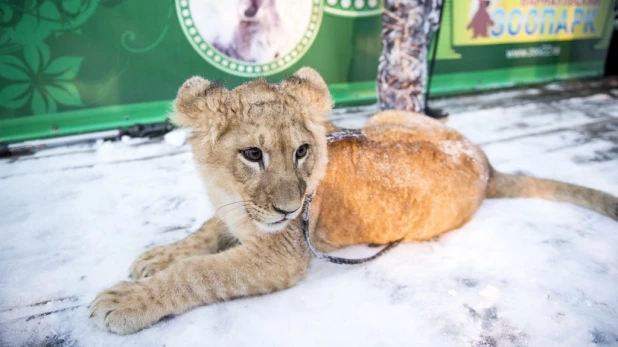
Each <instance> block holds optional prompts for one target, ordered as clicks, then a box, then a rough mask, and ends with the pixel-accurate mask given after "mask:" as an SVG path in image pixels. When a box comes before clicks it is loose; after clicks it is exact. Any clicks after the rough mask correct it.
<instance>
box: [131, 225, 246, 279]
mask: <svg viewBox="0 0 618 347" xmlns="http://www.w3.org/2000/svg"><path fill="white" fill-rule="evenodd" d="M236 245H238V240H236V239H235V238H234V237H233V236H232V235H230V234H229V233H228V232H227V230H226V228H225V226H224V224H223V222H221V221H220V220H219V219H215V218H212V219H210V220H208V221H207V222H206V223H204V224H203V225H202V226H201V227H200V228H199V229H198V230H197V231H196V232H194V233H193V234H191V235H189V236H187V237H186V238H184V239H182V240H180V241H178V242H175V243H172V244H170V245H165V246H156V247H152V248H150V249H148V250H147V251H145V252H144V253H142V254H141V255H140V256H139V257H137V259H136V260H135V261H134V262H133V264H132V265H131V270H130V276H131V278H132V279H133V280H136V281H137V280H139V279H142V278H146V277H150V276H152V275H154V274H155V273H157V272H160V271H162V270H165V269H166V268H168V267H169V266H170V265H171V264H172V263H174V262H177V261H178V260H181V259H185V258H188V257H191V256H195V255H206V254H214V253H218V252H221V251H224V250H226V249H228V248H231V247H234V246H236Z"/></svg>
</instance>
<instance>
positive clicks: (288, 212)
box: [273, 205, 300, 216]
mask: <svg viewBox="0 0 618 347" xmlns="http://www.w3.org/2000/svg"><path fill="white" fill-rule="evenodd" d="M273 208H274V209H275V211H277V212H279V213H282V214H283V215H285V216H287V215H289V214H292V213H294V212H296V211H298V209H299V208H300V207H297V208H295V209H293V210H284V209H282V208H279V207H277V206H275V205H273Z"/></svg>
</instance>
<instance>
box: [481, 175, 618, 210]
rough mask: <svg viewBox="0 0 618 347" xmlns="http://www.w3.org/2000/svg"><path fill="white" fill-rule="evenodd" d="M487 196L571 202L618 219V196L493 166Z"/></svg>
mask: <svg viewBox="0 0 618 347" xmlns="http://www.w3.org/2000/svg"><path fill="white" fill-rule="evenodd" d="M486 196H487V198H489V199H491V198H536V199H545V200H554V201H562V202H568V203H571V204H575V205H578V206H582V207H586V208H589V209H591V210H594V211H597V212H599V213H602V214H604V215H606V216H608V217H610V218H613V219H615V220H618V197H615V196H613V195H611V194H607V193H604V192H601V191H598V190H594V189H590V188H586V187H582V186H577V185H574V184H569V183H564V182H558V181H552V180H547V179H542V178H535V177H530V176H520V175H508V174H503V173H500V172H497V171H495V170H493V169H491V176H490V179H489V185H488V187H487V195H486Z"/></svg>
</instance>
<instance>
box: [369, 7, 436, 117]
mask: <svg viewBox="0 0 618 347" xmlns="http://www.w3.org/2000/svg"><path fill="white" fill-rule="evenodd" d="M442 3H443V1H442V0H385V1H384V13H383V14H382V55H381V56H380V61H379V66H378V84H377V88H378V103H379V105H380V109H382V110H389V109H394V110H405V111H413V112H421V113H422V112H423V111H424V105H425V88H426V82H427V52H428V48H429V43H430V39H431V33H432V32H433V31H434V30H436V29H437V27H438V25H439V21H440V8H441V6H442Z"/></svg>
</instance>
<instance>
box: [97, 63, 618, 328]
mask: <svg viewBox="0 0 618 347" xmlns="http://www.w3.org/2000/svg"><path fill="white" fill-rule="evenodd" d="M331 104H332V102H331V99H330V95H329V92H328V89H327V87H326V84H325V82H324V81H323V80H322V78H321V77H320V75H319V74H318V73H317V72H315V71H314V70H312V69H309V68H303V69H301V70H299V71H298V72H297V73H296V74H294V75H293V76H292V77H290V78H288V79H286V80H284V81H282V82H281V83H279V84H269V83H267V82H266V81H264V80H255V81H253V82H250V83H247V84H245V85H242V86H240V87H237V88H235V89H233V90H227V89H225V88H224V87H223V86H221V85H218V84H214V83H211V82H208V81H206V80H204V79H202V78H200V77H193V78H191V79H189V80H188V81H186V82H185V83H184V84H183V86H182V87H181V88H180V90H179V92H178V97H177V98H176V102H175V114H174V115H173V118H172V119H173V121H174V122H176V124H178V125H180V126H187V127H192V128H193V135H192V137H191V140H190V142H191V145H192V151H193V155H194V157H195V163H196V166H197V169H198V172H199V174H200V175H201V176H202V178H203V182H204V185H205V186H206V188H207V191H208V193H209V195H210V199H211V201H212V202H213V204H214V206H215V207H217V208H218V210H217V213H216V214H215V216H214V217H213V218H212V219H210V220H209V221H207V222H206V223H205V224H204V225H203V226H202V227H201V228H200V229H199V230H198V231H196V232H195V233H194V234H192V235H190V236H189V237H187V238H185V239H184V240H181V241H178V242H176V243H174V244H171V245H167V246H159V247H155V248H152V249H150V250H148V251H146V252H145V253H143V254H142V255H141V256H139V257H138V258H137V260H136V261H135V262H134V263H133V265H132V267H131V274H132V276H131V277H132V278H133V280H135V282H121V283H119V284H117V285H115V286H114V287H112V288H111V289H108V290H106V291H103V292H101V293H100V294H99V295H98V296H97V297H96V298H95V299H94V301H93V302H92V304H91V305H90V312H91V318H92V319H93V320H94V322H95V323H96V324H97V325H99V326H100V327H101V328H103V329H106V330H109V331H112V332H115V333H119V334H128V333H133V332H136V331H138V330H140V329H143V328H145V327H148V326H150V325H152V324H154V323H156V322H157V321H159V320H160V319H161V318H162V317H165V316H168V315H171V314H179V313H182V312H185V311H187V310H189V309H191V308H194V307H197V306H201V305H206V304H210V303H213V302H216V301H222V300H229V299H233V298H238V297H243V296H252V295H260V294H266V293H270V292H274V291H277V290H282V289H285V288H289V287H290V286H293V285H294V284H295V283H296V282H298V281H299V280H300V279H302V278H303V276H304V275H305V273H306V271H307V269H308V267H309V262H310V259H311V255H310V252H309V250H308V247H307V245H306V244H305V241H304V239H303V234H302V232H301V230H300V221H299V219H300V218H298V216H299V214H300V212H301V209H302V203H303V200H304V197H305V196H306V195H308V194H312V193H315V199H314V207H313V208H312V210H311V216H310V217H311V222H312V223H311V225H313V226H315V228H314V230H312V231H311V233H312V236H313V239H314V240H316V242H317V244H318V247H319V249H320V250H322V251H328V250H332V249H336V248H340V247H344V246H348V245H353V244H360V243H374V244H375V243H378V244H385V243H389V242H392V241H395V240H399V239H402V238H403V239H406V240H426V239H430V238H432V237H435V236H437V235H440V234H442V233H444V232H446V231H449V230H452V229H455V228H458V227H460V226H461V225H462V224H464V223H465V222H466V221H468V220H469V219H470V218H471V217H472V216H473V214H474V213H475V212H476V210H477V208H478V207H479V205H480V203H481V201H482V200H483V199H485V198H497V197H531V198H542V199H552V200H560V201H567V202H571V203H574V204H578V205H581V206H584V207H587V208H590V209H593V210H596V211H598V212H601V213H603V214H606V215H608V216H610V217H611V218H614V219H618V198H616V197H614V196H611V195H609V194H606V193H603V192H599V191H596V190H592V189H588V188H583V187H579V186H575V185H570V184H566V183H560V182H555V181H550V180H542V179H536V178H531V177H525V176H513V175H505V174H501V173H498V172H496V171H494V170H493V169H492V168H491V166H490V165H489V163H488V161H487V159H486V157H485V155H484V154H483V152H482V151H481V150H480V149H479V148H478V147H476V146H474V145H473V144H471V143H470V142H469V141H468V140H466V139H465V138H464V137H463V136H462V135H461V134H459V133H458V132H456V131H455V130H452V129H449V128H447V127H445V126H444V125H442V123H440V122H438V121H435V120H433V119H431V118H429V117H424V116H421V115H416V114H410V113H404V112H395V111H389V112H383V113H380V114H377V115H376V116H374V117H373V118H372V119H371V120H370V121H369V123H368V125H367V126H366V127H365V128H364V129H363V131H364V132H365V134H366V135H367V136H366V138H364V139H362V140H359V141H347V142H345V141H344V142H336V143H333V144H330V145H328V148H327V144H326V129H327V127H328V128H329V129H332V126H330V125H328V124H327V122H326V115H327V113H328V112H329V110H330V109H331ZM327 157H328V158H329V159H330V160H329V161H328V160H327ZM327 162H328V165H327ZM318 183H319V184H318Z"/></svg>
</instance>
